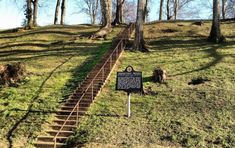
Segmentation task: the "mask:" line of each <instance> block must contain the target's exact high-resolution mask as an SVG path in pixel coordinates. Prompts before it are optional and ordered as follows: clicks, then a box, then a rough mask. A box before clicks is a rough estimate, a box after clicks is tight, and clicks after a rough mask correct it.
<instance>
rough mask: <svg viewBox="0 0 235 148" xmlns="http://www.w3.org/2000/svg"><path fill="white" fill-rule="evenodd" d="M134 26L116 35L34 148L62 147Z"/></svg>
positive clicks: (92, 98)
mask: <svg viewBox="0 0 235 148" xmlns="http://www.w3.org/2000/svg"><path fill="white" fill-rule="evenodd" d="M134 27H135V25H134V24H130V25H129V26H128V27H126V28H125V29H124V30H123V31H121V32H120V33H119V35H118V36H117V40H116V41H114V42H113V47H112V48H111V49H110V50H109V51H108V52H107V53H106V54H105V55H104V57H103V58H102V59H101V61H100V62H99V63H97V65H96V66H95V67H94V68H93V69H92V70H91V71H90V72H89V74H88V75H87V77H86V78H85V79H84V80H83V82H82V83H81V84H80V85H79V86H78V87H77V89H76V90H75V91H74V92H73V93H72V94H71V95H70V96H69V98H68V99H67V100H66V102H65V103H63V105H62V106H61V107H60V109H59V110H58V111H57V112H56V115H55V117H56V119H55V120H54V121H53V124H52V125H51V126H50V128H51V130H48V131H46V133H47V134H46V135H43V136H38V137H37V141H36V142H34V143H33V144H34V145H35V146H36V147H40V148H52V147H54V148H58V147H64V146H66V140H67V139H68V137H69V136H70V135H72V134H73V130H74V129H75V128H76V127H77V125H78V124H79V118H81V117H82V116H83V115H84V114H85V113H86V111H87V110H88V107H89V106H90V104H91V103H92V102H93V101H94V99H95V98H96V96H97V95H98V94H99V92H100V91H101V89H102V87H103V86H104V84H105V82H106V80H107V79H108V77H109V75H110V73H111V71H112V69H113V67H114V66H115V64H116V61H117V60H118V59H119V57H120V55H121V53H122V51H123V49H124V48H125V46H126V43H127V40H128V39H129V37H130V36H131V33H132V32H133V30H134Z"/></svg>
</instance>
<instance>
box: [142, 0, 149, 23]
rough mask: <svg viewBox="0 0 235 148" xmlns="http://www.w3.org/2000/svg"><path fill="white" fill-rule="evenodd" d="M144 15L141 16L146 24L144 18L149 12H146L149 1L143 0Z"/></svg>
mask: <svg viewBox="0 0 235 148" xmlns="http://www.w3.org/2000/svg"><path fill="white" fill-rule="evenodd" d="M144 1H145V2H144V15H143V21H144V22H146V18H147V17H148V13H149V10H148V1H149V0H144Z"/></svg>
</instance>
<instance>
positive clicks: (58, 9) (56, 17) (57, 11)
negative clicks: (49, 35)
mask: <svg viewBox="0 0 235 148" xmlns="http://www.w3.org/2000/svg"><path fill="white" fill-rule="evenodd" d="M59 11H60V0H57V3H56V8H55V17H54V25H56V24H57V23H58V17H59Z"/></svg>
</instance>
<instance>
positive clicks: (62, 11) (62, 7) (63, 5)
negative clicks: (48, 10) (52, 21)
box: [60, 0, 67, 25]
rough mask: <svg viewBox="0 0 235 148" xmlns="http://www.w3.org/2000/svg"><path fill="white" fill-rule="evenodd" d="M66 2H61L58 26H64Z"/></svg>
mask: <svg viewBox="0 0 235 148" xmlns="http://www.w3.org/2000/svg"><path fill="white" fill-rule="evenodd" d="M66 2H67V0H62V4H61V19H60V25H64V19H65V13H66Z"/></svg>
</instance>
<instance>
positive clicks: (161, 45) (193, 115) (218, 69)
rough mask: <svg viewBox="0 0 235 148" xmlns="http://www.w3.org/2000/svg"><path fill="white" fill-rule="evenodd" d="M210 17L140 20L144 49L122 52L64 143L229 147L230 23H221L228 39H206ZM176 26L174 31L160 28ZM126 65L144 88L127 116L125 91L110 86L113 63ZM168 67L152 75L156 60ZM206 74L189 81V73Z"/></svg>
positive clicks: (232, 121)
mask: <svg viewBox="0 0 235 148" xmlns="http://www.w3.org/2000/svg"><path fill="white" fill-rule="evenodd" d="M210 26H211V24H210V23H206V24H205V25H203V26H195V25H191V23H190V22H186V23H185V22H184V23H180V22H179V23H156V24H150V25H146V26H145V38H146V42H147V44H148V48H149V49H150V52H149V53H141V52H130V51H126V52H124V54H123V56H122V58H121V60H120V62H119V66H118V68H116V70H115V71H114V72H113V74H112V75H111V77H110V80H109V81H108V83H107V84H106V86H105V87H104V89H103V91H102V93H101V94H100V95H99V96H98V97H97V100H96V101H95V102H94V104H93V105H92V106H91V108H90V109H89V112H88V116H85V117H84V118H83V119H82V120H81V124H80V125H79V127H78V129H77V130H76V134H75V135H74V136H72V137H71V138H70V140H69V141H68V143H70V144H75V145H76V144H82V145H83V146H84V147H137V146H139V147H146V146H149V147H158V146H159V147H160V146H173V147H174V146H175V147H178V146H183V147H235V77H234V75H235V60H234V59H235V30H234V29H233V28H234V27H235V23H230V22H227V23H223V24H222V33H223V34H224V35H225V37H226V38H227V43H225V44H221V45H216V44H212V43H209V42H207V41H206V38H207V36H208V34H209V31H210ZM166 29H174V30H176V32H174V33H166V32H164V30H166ZM127 65H132V66H133V67H134V69H135V70H138V71H142V72H143V80H144V88H147V87H152V90H153V91H154V92H155V94H152V95H140V94H132V98H131V102H132V108H131V110H132V116H131V118H129V119H127V118H126V117H125V115H126V99H127V96H126V93H124V92H117V91H115V80H116V71H122V70H124V69H125V67H126V66H127ZM158 66H160V67H162V68H163V69H165V70H166V71H167V75H168V80H167V85H164V84H162V85H158V84H155V83H153V82H151V75H152V71H153V69H154V68H155V67H158ZM198 77H203V78H208V79H210V80H211V81H209V82H206V83H204V84H200V85H195V86H194V85H188V82H190V81H191V80H192V79H194V78H198Z"/></svg>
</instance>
